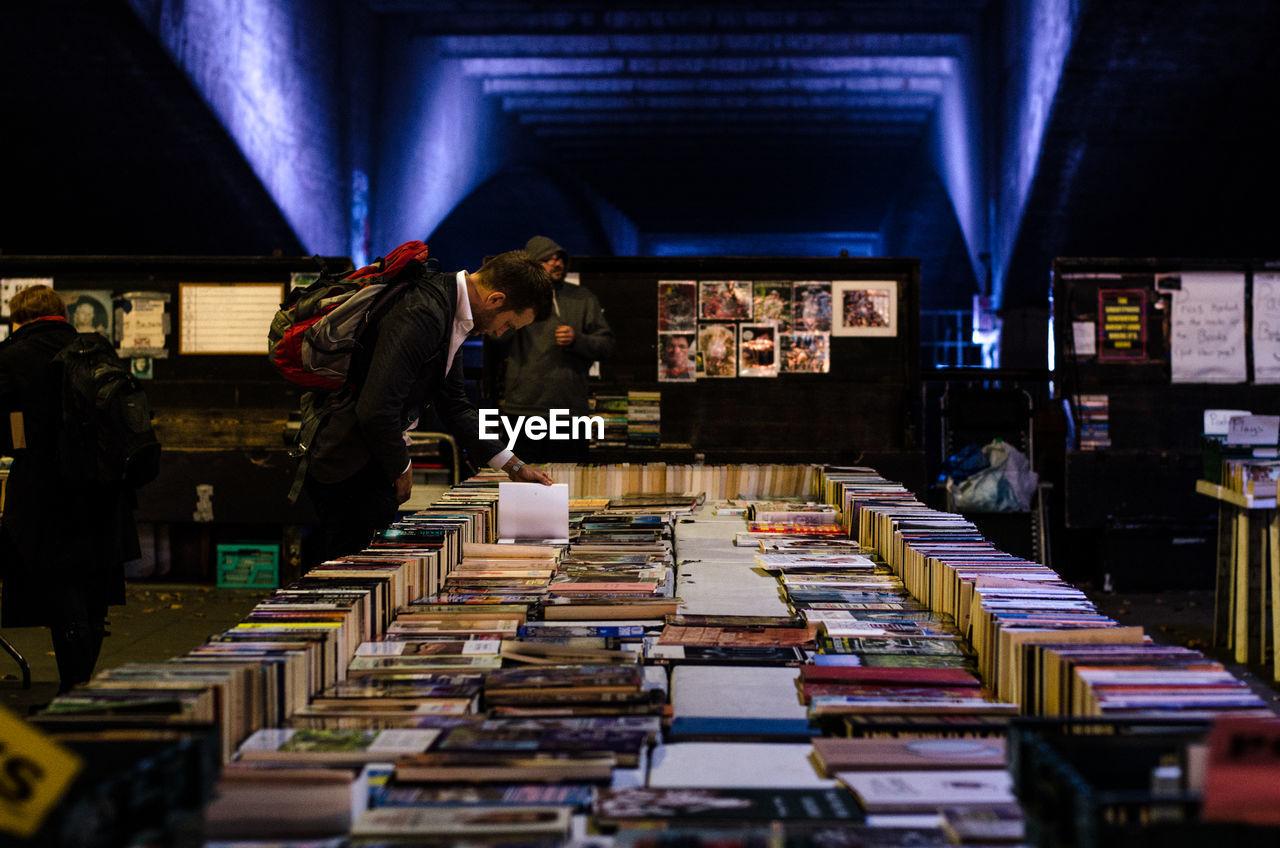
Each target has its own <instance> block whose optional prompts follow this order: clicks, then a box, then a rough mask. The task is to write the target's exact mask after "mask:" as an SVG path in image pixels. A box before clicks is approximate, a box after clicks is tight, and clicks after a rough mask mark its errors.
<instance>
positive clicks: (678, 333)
mask: <svg viewBox="0 0 1280 848" xmlns="http://www.w3.org/2000/svg"><path fill="white" fill-rule="evenodd" d="M697 331H698V284H697V282H695V281H693V280H660V281H659V282H658V381H659V382H662V383H692V382H693V381H694V380H695V379H697V370H698V368H697V361H698V342H697Z"/></svg>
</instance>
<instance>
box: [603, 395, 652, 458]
mask: <svg viewBox="0 0 1280 848" xmlns="http://www.w3.org/2000/svg"><path fill="white" fill-rule="evenodd" d="M605 426H606V427H607V426H608V424H607V423H606V425H605ZM661 441H662V393H661V392H641V391H629V392H627V445H628V446H629V447H633V448H656V447H657V446H658V444H659V443H660V442H661Z"/></svg>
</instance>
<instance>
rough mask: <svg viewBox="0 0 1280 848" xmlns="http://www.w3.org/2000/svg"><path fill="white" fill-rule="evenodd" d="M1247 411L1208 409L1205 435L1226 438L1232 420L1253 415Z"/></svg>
mask: <svg viewBox="0 0 1280 848" xmlns="http://www.w3.org/2000/svg"><path fill="white" fill-rule="evenodd" d="M1251 414H1252V413H1251V412H1249V410H1247V409H1206V410H1205V411H1204V434H1205V435H1206V436H1225V435H1227V427H1228V425H1229V424H1230V423H1231V419H1232V418H1235V417H1236V416H1237V415H1251Z"/></svg>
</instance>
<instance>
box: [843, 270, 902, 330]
mask: <svg viewBox="0 0 1280 848" xmlns="http://www.w3.org/2000/svg"><path fill="white" fill-rule="evenodd" d="M831 289H832V292H831V298H832V301H833V302H834V307H835V310H836V314H835V316H834V320H833V321H832V324H833V326H832V328H831V335H833V336H896V335H898V283H897V281H895V280H836V281H835V282H834V283H832V284H831Z"/></svg>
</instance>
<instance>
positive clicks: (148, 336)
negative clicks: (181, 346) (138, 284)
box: [118, 291, 169, 360]
mask: <svg viewBox="0 0 1280 848" xmlns="http://www.w3.org/2000/svg"><path fill="white" fill-rule="evenodd" d="M168 302H169V295H168V294H167V293H165V292H146V291H143V292H125V293H124V294H123V295H122V296H121V297H120V308H119V310H118V317H119V321H118V324H119V330H120V355H121V356H135V357H144V358H147V359H148V360H149V359H150V358H152V357H155V358H159V359H165V358H167V357H168V356H169V348H168V347H167V346H166V344H165V337H166V336H168V335H169V313H168V312H166V311H165V305H166V304H167V303H168Z"/></svg>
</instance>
